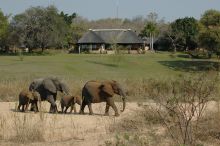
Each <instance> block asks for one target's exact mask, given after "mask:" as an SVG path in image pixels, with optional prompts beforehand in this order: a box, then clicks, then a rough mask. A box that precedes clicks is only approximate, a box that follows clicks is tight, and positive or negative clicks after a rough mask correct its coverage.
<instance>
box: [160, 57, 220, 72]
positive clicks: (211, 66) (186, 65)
mask: <svg viewBox="0 0 220 146" xmlns="http://www.w3.org/2000/svg"><path fill="white" fill-rule="evenodd" d="M159 63H160V64H162V65H164V66H167V67H169V68H170V69H173V70H177V71H185V72H198V71H217V70H219V69H220V63H219V62H215V61H207V60H189V61H187V60H176V61H159Z"/></svg>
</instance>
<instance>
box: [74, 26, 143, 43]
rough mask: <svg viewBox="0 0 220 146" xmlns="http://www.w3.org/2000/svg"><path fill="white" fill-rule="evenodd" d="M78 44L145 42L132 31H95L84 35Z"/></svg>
mask: <svg viewBox="0 0 220 146" xmlns="http://www.w3.org/2000/svg"><path fill="white" fill-rule="evenodd" d="M78 43H79V44H90V43H104V44H115V43H117V44H142V43H143V41H142V39H141V38H139V37H138V36H137V34H136V33H135V32H133V31H132V30H130V29H94V30H89V32H87V33H86V34H84V35H83V37H82V38H81V39H80V40H79V41H78Z"/></svg>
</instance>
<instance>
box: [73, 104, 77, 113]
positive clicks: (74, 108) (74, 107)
mask: <svg viewBox="0 0 220 146" xmlns="http://www.w3.org/2000/svg"><path fill="white" fill-rule="evenodd" d="M73 110H74V114H76V113H77V112H76V105H75V104H73Z"/></svg>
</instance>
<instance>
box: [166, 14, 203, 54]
mask: <svg viewBox="0 0 220 146" xmlns="http://www.w3.org/2000/svg"><path fill="white" fill-rule="evenodd" d="M198 33H199V28H198V22H197V20H196V19H195V18H193V17H185V18H180V19H177V20H175V21H174V22H173V23H171V24H170V33H168V36H169V38H170V39H171V41H172V43H173V45H174V46H175V47H174V48H178V49H179V50H188V49H195V48H196V47H197V43H196V39H197V36H198Z"/></svg>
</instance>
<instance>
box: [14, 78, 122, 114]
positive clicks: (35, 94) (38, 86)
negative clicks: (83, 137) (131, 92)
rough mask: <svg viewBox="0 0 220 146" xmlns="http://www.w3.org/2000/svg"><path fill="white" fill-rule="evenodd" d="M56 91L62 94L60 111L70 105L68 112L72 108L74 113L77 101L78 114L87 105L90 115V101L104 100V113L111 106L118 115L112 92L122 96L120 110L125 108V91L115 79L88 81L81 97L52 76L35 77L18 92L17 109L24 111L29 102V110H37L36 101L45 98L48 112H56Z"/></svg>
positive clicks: (107, 111) (82, 111) (64, 111)
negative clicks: (78, 106) (26, 86)
mask: <svg viewBox="0 0 220 146" xmlns="http://www.w3.org/2000/svg"><path fill="white" fill-rule="evenodd" d="M58 91H60V92H62V93H63V94H64V95H63V96H62V97H61V100H60V105H61V112H62V113H66V112H67V110H68V108H69V107H71V109H70V113H72V110H74V113H76V108H75V103H77V104H79V105H80V111H79V113H80V114H84V108H85V106H86V105H87V106H88V108H89V114H90V115H92V114H93V110H92V103H100V102H106V107H105V115H109V108H110V107H112V108H113V110H114V112H115V116H119V112H118V109H117V107H116V105H115V102H114V98H113V96H114V94H118V95H120V96H121V97H122V101H123V109H122V110H121V111H122V112H123V111H124V110H125V104H126V103H125V99H126V96H125V92H124V90H123V89H122V87H121V86H120V84H119V83H118V82H117V81H114V80H105V81H98V80H91V81H88V82H87V83H86V84H85V85H84V87H83V88H82V97H80V96H72V95H70V92H69V88H68V87H67V85H66V84H65V83H63V82H61V81H60V80H59V79H57V78H53V77H49V78H39V79H35V80H33V81H32V82H31V84H30V86H29V90H22V91H21V92H20V94H19V105H18V110H19V111H23V112H24V111H26V110H27V109H28V106H29V104H31V109H30V110H31V111H35V112H38V111H39V110H38V102H39V104H40V105H41V101H45V100H47V101H48V102H49V103H50V110H49V112H50V113H57V112H58V108H57V104H56V99H57V92H58ZM21 108H22V109H21ZM64 108H65V109H64Z"/></svg>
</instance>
